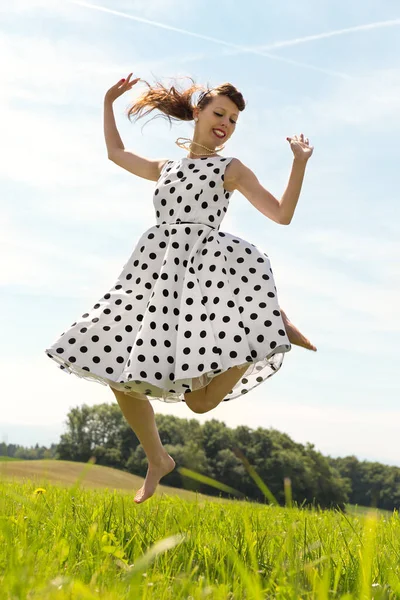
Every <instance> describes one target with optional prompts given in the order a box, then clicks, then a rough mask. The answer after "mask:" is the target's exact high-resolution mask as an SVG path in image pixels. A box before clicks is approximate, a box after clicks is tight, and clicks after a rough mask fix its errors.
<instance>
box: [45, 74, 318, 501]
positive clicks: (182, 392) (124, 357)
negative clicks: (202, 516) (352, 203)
mask: <svg viewBox="0 0 400 600" xmlns="http://www.w3.org/2000/svg"><path fill="white" fill-rule="evenodd" d="M131 77H132V73H130V74H129V75H128V77H127V79H126V80H125V79H122V80H121V81H119V82H118V83H116V84H115V85H113V86H112V87H111V88H110V89H109V90H108V91H107V93H106V94H105V98H104V135H105V141H106V146H107V152H108V158H109V159H110V160H112V161H113V162H114V163H115V164H117V165H119V166H121V167H122V168H124V169H126V170H127V171H130V172H131V173H133V174H134V175H137V176H139V177H143V178H144V179H149V180H151V181H155V182H156V186H155V191H154V196H153V203H154V208H155V211H156V219H157V224H156V225H154V226H152V227H150V228H149V229H148V230H147V231H145V232H144V233H143V234H142V236H141V237H140V239H139V241H138V243H137V244H136V246H135V248H134V250H133V252H132V254H131V256H130V258H129V260H128V262H127V263H126V264H125V265H124V266H123V269H122V272H121V273H120V275H119V276H118V279H117V282H116V284H115V286H113V287H112V288H111V290H109V291H108V292H107V293H106V294H105V295H104V296H102V297H101V298H100V299H99V301H98V302H97V303H96V304H95V305H94V306H93V307H92V309H91V310H90V311H88V312H87V313H85V314H83V315H82V316H81V318H80V319H79V320H78V321H76V322H75V323H73V324H72V325H71V326H70V328H69V329H68V330H67V331H66V332H64V333H63V334H61V336H60V337H59V338H58V339H57V340H56V341H55V342H54V343H53V344H52V345H51V346H50V347H49V348H47V349H46V353H47V355H48V356H49V357H50V358H52V359H53V360H55V361H57V362H58V363H61V366H60V368H61V369H63V370H64V371H66V372H67V373H74V374H75V375H78V376H79V377H83V378H85V379H88V380H91V381H98V382H99V383H102V384H103V385H108V386H109V387H110V388H111V389H112V391H113V393H114V395H115V397H116V399H117V402H118V404H119V406H120V407H121V410H122V412H123V414H124V416H125V418H126V419H127V421H128V423H129V424H130V426H131V427H132V429H133V430H134V432H135V433H136V435H137V437H138V439H139V441H140V442H141V444H142V446H143V448H144V451H145V453H146V456H147V458H148V462H149V465H148V472H147V475H146V479H145V482H144V485H143V487H142V488H141V489H140V490H139V491H138V492H137V494H136V496H135V501H136V502H137V503H140V502H144V501H145V500H146V499H147V498H149V497H150V496H151V495H152V494H153V493H154V491H155V489H156V487H157V484H158V482H159V481H160V479H161V477H163V476H164V475H166V474H167V473H169V472H170V471H171V470H172V469H173V468H174V467H175V462H174V460H173V458H172V457H171V456H170V455H169V454H168V453H167V452H166V450H165V448H164V447H163V445H162V443H161V440H160V437H159V434H158V430H157V427H156V423H155V418H154V410H153V407H152V405H151V403H150V401H149V398H148V397H150V398H152V399H155V398H157V399H159V400H162V401H165V402H178V401H184V402H186V404H187V405H188V407H189V408H190V409H191V410H192V411H194V412H195V413H204V412H207V411H209V410H212V409H213V408H215V407H216V406H217V405H218V404H219V403H220V402H221V401H222V400H225V401H227V400H231V399H232V398H235V397H237V396H239V395H244V394H246V393H247V392H248V391H249V390H251V389H252V388H254V387H256V386H257V385H259V384H260V383H262V382H263V381H265V379H267V378H268V377H270V376H272V375H274V374H275V373H276V372H277V371H278V370H279V369H280V367H281V365H282V362H283V357H284V354H285V353H286V352H288V351H289V350H290V349H291V344H297V345H300V346H303V347H305V348H308V349H311V350H314V351H315V350H316V348H315V346H313V345H312V344H311V343H310V342H309V341H308V340H307V339H306V338H305V337H304V336H303V335H302V334H301V333H300V332H299V331H298V330H297V329H296V328H295V327H294V326H293V325H292V324H291V323H290V321H289V320H288V318H287V317H286V315H285V313H284V312H283V311H282V309H280V307H279V304H278V298H277V293H276V287H275V283H274V277H273V273H272V269H271V267H270V262H269V258H268V256H267V255H266V254H265V253H262V252H261V251H260V250H258V249H257V248H256V247H255V246H254V245H253V244H251V243H250V242H247V241H246V240H243V239H241V238H239V237H238V236H235V235H232V234H229V233H226V232H221V231H219V226H220V224H221V221H222V219H223V217H224V215H225V212H226V210H227V208H228V204H229V200H230V197H231V195H232V193H233V192H234V190H236V189H237V190H239V191H240V192H241V193H242V194H243V195H244V196H245V197H246V198H247V199H248V200H249V201H250V202H251V203H252V204H253V205H254V206H255V207H256V208H257V209H258V210H259V211H260V212H261V213H262V214H264V215H265V216H267V217H269V218H270V219H272V220H273V221H275V222H276V223H279V224H282V225H288V224H289V223H290V221H291V219H292V217H293V213H294V210H295V207H296V204H297V200H298V197H299V194H300V190H301V185H302V181H303V177H304V171H305V166H306V163H307V160H308V159H309V158H310V156H311V154H312V151H313V148H312V147H310V146H309V141H308V139H307V138H306V139H304V136H303V134H301V135H300V137H297V136H294V137H292V138H287V139H288V141H289V142H290V146H291V149H292V151H293V154H294V162H293V167H292V172H291V175H290V179H289V183H288V186H287V189H286V191H285V193H284V194H283V196H282V199H281V201H279V200H277V199H276V198H275V197H274V196H273V195H272V194H270V193H269V192H268V191H267V190H266V189H265V188H263V187H262V186H261V185H260V183H259V182H258V179H257V178H256V176H255V175H254V173H253V172H252V171H251V170H250V169H248V168H247V167H246V166H245V165H244V164H243V163H242V162H241V161H240V160H238V159H237V158H233V157H222V156H220V154H219V152H220V151H221V150H222V149H223V148H224V146H220V144H221V142H223V144H225V143H226V142H227V141H228V140H229V138H230V137H231V136H232V135H233V133H234V130H235V127H236V124H237V121H238V117H239V113H240V112H241V111H243V110H244V108H245V102H244V99H243V96H242V95H241V93H240V92H239V91H238V90H237V89H236V88H235V87H234V86H233V85H231V84H229V83H226V84H223V85H220V86H218V87H216V88H214V89H213V90H208V91H204V89H203V91H202V93H201V94H200V96H199V100H198V102H197V104H196V105H193V104H192V102H191V97H192V95H193V94H194V93H195V92H196V91H198V90H200V89H202V88H201V87H200V86H197V85H195V84H194V81H193V80H191V81H192V83H193V85H192V86H191V87H189V88H188V89H186V90H184V91H180V90H178V89H177V88H176V87H174V86H172V87H171V88H170V89H167V88H165V87H164V86H163V85H162V84H158V85H156V86H150V85H149V84H148V83H147V82H144V83H146V85H147V86H148V90H147V91H146V92H145V93H143V94H142V96H141V97H140V98H138V99H137V100H136V101H135V102H134V103H133V104H132V106H131V107H130V109H129V111H128V117H129V118H130V117H131V116H134V115H136V117H137V118H140V116H144V115H145V114H148V113H149V112H151V111H152V110H154V109H158V110H159V111H160V113H161V114H162V115H164V116H166V117H167V118H168V119H169V121H170V122H171V119H175V120H186V121H190V120H193V119H194V122H195V129H194V135H193V140H190V139H186V141H185V139H184V138H179V139H178V140H176V143H177V144H178V146H180V147H183V148H186V146H187V145H188V150H189V154H188V155H187V156H185V157H183V158H181V159H177V160H166V159H163V160H151V159H147V158H143V157H141V156H139V155H137V154H134V153H132V152H129V151H127V150H126V149H125V147H124V145H123V143H122V140H121V138H120V136H119V134H118V131H117V128H116V125H115V119H114V114H113V107H112V105H113V102H114V100H115V99H116V98H118V97H119V96H121V94H123V93H124V92H126V91H127V90H130V89H131V88H132V87H133V86H134V85H135V84H136V83H137V82H138V81H139V79H140V78H139V77H137V78H135V79H133V80H131ZM145 108H147V110H146V111H144V109H145ZM140 113H142V114H140ZM182 139H183V142H182V141H180V140H182Z"/></svg>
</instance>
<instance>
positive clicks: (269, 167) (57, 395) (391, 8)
mask: <svg viewBox="0 0 400 600" xmlns="http://www.w3.org/2000/svg"><path fill="white" fill-rule="evenodd" d="M0 17H1V18H0V50H1V55H2V56H3V57H4V56H6V57H7V60H4V61H2V64H1V66H0V76H1V81H2V85H1V87H0V125H1V131H2V160H1V161H0V198H1V211H0V230H1V250H2V256H3V260H2V263H1V271H0V277H1V279H0V283H1V286H2V290H1V300H0V302H1V313H0V314H1V328H2V336H1V342H0V352H1V375H2V383H3V390H2V394H1V397H0V439H1V441H6V442H9V443H11V442H14V443H21V444H31V443H32V444H33V443H35V442H36V441H38V442H39V443H43V444H48V443H50V442H51V441H54V442H56V441H58V438H59V435H60V433H62V432H63V431H64V427H65V426H64V421H65V418H66V415H67V413H68V411H69V409H70V408H72V407H74V406H77V405H81V404H83V403H87V404H90V405H95V404H98V403H102V402H110V403H113V402H115V398H114V395H113V394H112V392H111V391H110V390H109V389H108V388H106V387H103V386H101V385H99V384H97V383H94V382H88V381H84V380H81V379H78V378H77V377H75V376H73V375H66V374H64V373H63V372H61V370H60V369H58V368H57V366H56V364H55V363H53V361H51V360H50V359H49V358H48V357H47V356H46V355H45V353H44V348H46V347H48V345H49V344H50V343H52V342H53V340H54V339H56V338H57V337H58V336H59V335H60V333H61V332H63V331H64V330H65V328H66V327H68V326H69V325H70V324H71V323H72V322H73V321H74V320H75V318H76V317H77V316H78V315H81V314H82V313H83V312H84V311H85V310H87V308H88V307H90V306H92V305H93V303H94V301H95V300H97V299H98V298H99V297H100V296H102V295H103V294H104V293H105V291H107V290H108V289H109V288H110V287H112V285H114V282H115V280H116V278H117V276H118V274H119V273H120V271H121V269H122V266H123V265H124V264H125V261H126V258H127V257H128V256H129V255H130V254H131V252H132V250H133V248H134V246H135V244H136V242H137V240H138V239H139V237H140V235H141V234H142V233H143V231H145V230H146V229H147V228H149V227H151V226H152V225H153V224H154V223H155V215H154V209H153V204H152V193H153V186H154V182H150V181H146V180H144V179H140V178H138V177H135V176H134V175H132V174H129V173H128V172H126V171H124V170H122V169H120V168H119V167H117V166H116V165H115V164H113V163H111V162H110V161H108V160H107V155H106V148H105V143H104V137H103V129H102V109H103V97H104V93H105V92H106V90H107V89H108V88H109V87H110V86H111V85H113V84H114V83H116V82H117V81H118V80H119V79H121V78H122V77H126V76H127V75H128V73H130V72H133V73H134V76H135V77H136V76H139V77H141V78H142V79H145V80H147V81H148V82H149V83H150V82H153V83H154V81H155V79H156V78H157V79H158V78H161V79H162V80H163V82H164V83H172V78H173V77H184V76H187V75H188V76H191V77H193V78H194V79H195V80H196V82H198V83H200V84H203V85H210V86H216V85H218V84H220V83H223V82H226V81H229V82H231V83H233V84H234V85H235V86H237V87H238V88H239V89H240V90H241V92H242V93H243V95H244V98H245V100H246V102H247V106H246V109H245V110H244V111H243V112H242V113H241V114H240V117H239V120H238V125H237V128H236V131H235V134H234V135H233V137H232V138H231V140H229V142H228V144H227V146H226V148H225V150H224V151H223V155H225V156H236V157H238V158H239V159H240V160H241V161H242V162H244V163H245V164H246V165H247V166H248V167H250V168H251V169H252V170H253V171H254V172H255V174H256V175H257V177H258V178H259V180H260V182H261V183H262V184H263V185H264V186H265V187H266V188H267V189H268V190H269V191H271V192H272V193H273V194H274V195H275V196H277V197H280V196H281V195H282V194H283V192H284V190H285V187H286V184H287V181H288V177H289V173H290V168H291V164H292V152H291V150H290V147H289V145H288V142H287V141H286V136H290V135H293V134H300V133H301V132H304V133H305V135H306V136H308V137H309V138H310V143H311V144H312V145H314V146H315V150H314V154H313V156H312V157H311V159H310V161H309V163H308V165H307V170H306V175H305V180H304V184H303V190H302V193H301V196H300V199H299V203H298V207H297V210H296V213H295V215H294V218H293V220H292V223H291V224H290V225H289V226H288V227H284V226H280V225H277V224H276V223H274V222H273V221H271V220H268V219H267V218H266V217H264V216H263V215H261V214H260V213H259V212H258V211H257V210H256V209H255V208H254V207H253V206H252V205H251V204H250V203H249V202H248V201H247V200H246V198H245V197H244V196H242V195H241V194H240V193H239V192H238V191H236V192H234V194H233V196H232V198H231V200H230V207H229V210H228V213H227V215H226V216H225V218H224V221H223V223H222V225H221V231H229V232H231V233H234V234H237V235H239V236H240V237H242V238H244V239H246V240H249V241H251V242H252V243H254V244H255V245H256V246H257V247H258V248H260V249H261V250H262V251H263V252H266V253H267V254H268V256H269V258H270V260H271V264H272V268H273V271H274V276H275V282H276V285H277V288H278V294H279V301H280V304H281V306H282V307H283V308H284V309H285V310H286V312H287V314H288V316H289V318H290V319H291V320H292V321H293V322H294V323H296V324H297V325H298V326H299V328H300V329H301V330H302V331H303V332H304V333H305V334H306V335H307V336H308V337H309V338H310V339H311V340H312V341H313V342H314V343H315V345H316V346H317V348H318V352H317V353H313V352H309V351H306V350H304V349H300V348H297V347H293V349H292V351H291V352H290V353H289V354H288V355H286V357H285V360H284V364H283V366H282V368H281V370H280V372H279V373H277V374H276V375H275V376H274V377H272V378H271V379H269V380H267V381H266V382H264V384H263V385H261V386H258V387H257V388H256V389H255V390H254V391H252V392H251V393H250V394H248V395H246V396H245V397H243V398H236V399H234V400H232V401H230V402H226V403H222V404H221V405H220V406H218V407H217V409H215V410H214V411H212V412H210V413H206V414H204V415H196V414H195V413H192V412H191V411H190V410H189V409H188V408H187V407H186V406H185V405H184V404H183V403H182V404H164V403H162V402H159V401H153V406H154V409H155V411H156V412H159V413H169V414H174V415H177V416H181V417H186V418H196V419H199V420H200V421H201V422H204V421H205V420H209V419H212V418H216V419H219V420H222V421H225V423H226V424H227V425H228V426H231V427H235V426H237V425H239V424H245V425H248V426H249V427H252V428H257V427H259V426H260V427H264V428H269V427H273V428H276V429H279V430H280V431H284V432H286V433H288V434H289V435H290V436H291V437H292V438H293V439H294V440H296V441H297V442H301V443H306V442H307V441H310V442H312V443H314V444H315V446H316V448H317V449H319V450H320V451H321V452H323V453H324V454H326V455H327V454H330V455H331V456H345V455H348V454H354V455H356V456H357V457H358V458H359V459H360V460H362V459H367V460H377V461H381V462H385V463H386V464H397V465H399V466H400V446H399V445H398V443H397V440H398V435H399V423H400V408H399V406H398V401H399V399H400V393H399V392H400V386H399V383H398V378H397V373H398V367H397V353H396V345H395V344H396V340H397V336H398V335H399V331H400V319H399V316H398V307H399V306H400V286H399V282H400V260H399V259H400V235H399V233H400V220H399V216H400V215H399V212H400V211H399V197H398V196H399V194H398V192H399V178H398V177H399V176H398V173H399V168H398V163H399V150H398V139H399V133H400V131H399V130H400V125H399V118H398V115H399V113H400V110H399V109H400V35H399V26H400V10H399V7H398V3H397V2H396V3H395V2H394V1H393V2H392V1H383V2H380V3H377V2H371V1H363V2H361V1H359V0H357V1H354V2H351V3H349V2H347V1H346V2H344V1H343V0H338V1H337V2H335V3H327V2H321V1H320V0H319V1H318V2H317V1H316V0H307V2H305V1H298V0H296V1H288V0H283V1H282V2H280V3H276V2H260V1H257V2H256V1H255V0H250V1H248V2H246V5H245V8H243V7H241V8H239V6H238V5H236V4H234V3H233V2H219V3H216V2H210V1H209V0H205V1H203V2H201V3H194V2H183V1H182V0H162V1H161V0H156V1H153V2H143V1H142V0H137V1H135V0H133V1H130V2H128V1H118V0H114V1H113V2H112V3H111V1H109V2H106V1H105V0H104V1H102V3H101V4H99V3H95V4H91V3H87V2H78V1H76V2H72V1H69V0H68V1H67V0H64V1H61V0H58V1H57V2H55V1H54V2H53V1H49V0H29V1H28V0H26V1H20V0H15V1H14V2H13V3H12V5H10V4H9V5H7V6H6V5H5V4H3V5H1V6H0ZM182 82H184V80H182ZM144 89H145V86H144V85H143V84H140V82H139V84H137V86H135V87H134V88H133V89H132V91H131V92H128V93H127V94H125V95H123V96H122V97H120V98H119V99H118V100H117V101H116V103H115V105H114V107H115V114H116V120H117V125H118V129H119V131H120V134H121V137H122V139H123V141H124V144H125V146H126V147H127V148H129V149H131V150H132V151H134V152H137V153H138V154H141V155H143V156H148V157H150V158H171V159H177V158H180V157H182V156H185V155H186V153H185V151H184V150H182V149H180V148H178V146H176V145H175V140H176V138H177V137H190V136H191V134H192V132H193V126H192V124H191V123H183V122H182V123H175V124H174V125H173V127H172V129H170V127H169V125H168V123H167V122H166V121H164V120H163V119H161V118H157V119H154V120H153V121H151V122H150V123H149V124H148V125H146V127H144V129H143V131H142V129H141V128H142V125H144V123H145V119H142V120H139V121H138V122H137V123H136V124H135V125H133V124H131V123H130V122H129V121H128V119H127V117H126V116H125V111H126V108H127V106H128V104H129V102H130V100H132V99H133V98H134V97H136V96H137V95H139V94H140V93H141V91H143V90H144ZM153 114H154V113H152V115H153ZM152 115H151V116H152ZM396 309H397V310H396Z"/></svg>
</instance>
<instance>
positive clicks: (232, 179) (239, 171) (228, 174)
mask: <svg viewBox="0 0 400 600" xmlns="http://www.w3.org/2000/svg"><path fill="white" fill-rule="evenodd" d="M246 171H248V172H250V169H248V168H247V167H246V165H244V164H243V163H242V161H241V160H239V159H238V158H232V160H231V161H230V163H229V165H228V166H227V167H226V170H225V177H224V187H225V189H226V190H227V191H228V192H233V191H234V190H237V189H238V186H239V182H240V180H241V179H242V178H243V176H244V175H245V173H246Z"/></svg>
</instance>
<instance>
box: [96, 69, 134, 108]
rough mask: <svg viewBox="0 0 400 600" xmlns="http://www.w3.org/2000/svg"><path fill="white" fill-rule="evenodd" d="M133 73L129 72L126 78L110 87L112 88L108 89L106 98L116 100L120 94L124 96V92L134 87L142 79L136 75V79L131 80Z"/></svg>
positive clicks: (111, 100)
mask: <svg viewBox="0 0 400 600" xmlns="http://www.w3.org/2000/svg"><path fill="white" fill-rule="evenodd" d="M131 75H133V73H129V75H128V77H127V78H126V79H121V80H120V81H118V83H116V84H115V85H113V86H112V87H110V89H109V90H107V92H106V95H105V96H104V99H105V100H109V101H110V102H114V100H116V99H117V98H119V96H122V94H124V93H125V92H127V91H128V90H130V89H132V87H133V86H134V85H135V84H136V83H137V82H138V81H139V80H140V77H136V79H133V80H132V81H130V77H131Z"/></svg>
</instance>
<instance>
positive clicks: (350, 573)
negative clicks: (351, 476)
mask: <svg viewBox="0 0 400 600" xmlns="http://www.w3.org/2000/svg"><path fill="white" fill-rule="evenodd" d="M20 462H21V463H22V462H24V463H25V468H27V469H28V471H27V472H26V473H25V476H21V475H16V474H14V475H11V473H10V471H9V470H8V469H9V468H11V467H12V468H13V469H14V468H15V467H16V466H17V463H14V462H12V463H6V467H4V465H2V468H1V470H0V471H1V473H2V478H1V479H0V598H1V600H3V598H4V599H6V600H16V599H18V600H20V599H25V598H29V600H33V599H36V598H37V599H40V600H53V599H57V600H58V599H63V600H64V599H65V600H66V599H68V600H70V599H72V600H81V599H82V600H84V599H86V598H87V599H97V598H102V599H105V600H117V599H118V600H120V599H122V598H132V599H135V600H137V599H145V600H150V599H154V600H156V599H157V600H158V599H160V600H161V599H162V600H167V599H168V600H169V599H174V600H184V599H185V600H200V599H209V600H227V599H230V600H236V599H237V600H244V599H246V600H247V599H248V600H250V599H252V600H253V599H254V600H259V599H260V600H261V599H271V600H272V599H274V600H275V599H276V600H303V599H316V600H328V599H331V598H340V599H341V600H353V599H354V600H355V599H357V600H367V599H372V598H374V599H375V600H384V599H385V600H392V599H397V598H400V578H399V573H400V560H399V558H400V519H399V515H398V513H397V512H394V513H380V512H379V511H374V510H367V511H366V512H365V513H362V512H358V513H355V514H342V513H340V512H338V511H318V510H316V509H315V508H313V509H309V510H306V509H300V508H298V507H296V506H290V505H288V506H287V507H279V506H276V505H273V504H256V503H253V502H246V501H243V500H228V501H227V500H223V499H221V498H220V499H211V498H209V497H206V496H202V495H200V494H195V493H193V492H189V491H186V492H185V490H180V491H181V492H183V493H185V494H186V497H182V496H180V495H178V490H176V489H174V488H169V489H168V488H164V487H163V486H159V487H160V491H159V492H158V494H156V495H155V496H153V497H152V498H150V499H149V500H148V501H147V502H145V503H144V504H142V505H136V504H135V503H134V502H133V492H132V482H133V479H130V483H131V487H130V491H129V492H128V491H127V490H123V489H119V490H113V489H107V488H105V489H95V488H94V487H91V486H93V485H94V481H95V480H97V481H101V480H102V475H101V474H100V471H103V470H104V469H105V473H106V475H110V472H112V471H116V470H115V469H107V468H106V467H99V466H98V465H90V464H88V465H82V464H79V463H72V464H73V465H74V466H75V468H77V469H79V471H80V473H79V474H78V478H77V477H76V472H75V475H72V474H71V473H72V466H71V463H68V462H67V461H20ZM62 462H63V463H64V464H61V463H62ZM32 463H48V464H47V466H46V468H47V473H50V472H51V469H50V464H49V463H56V466H58V472H59V473H58V475H59V476H61V475H60V473H61V472H62V471H63V470H65V471H68V472H69V477H70V478H72V477H74V476H75V481H74V482H72V481H70V482H69V484H68V485H67V484H66V480H65V479H64V482H61V485H60V484H59V483H57V484H55V482H51V481H50V479H49V478H47V479H46V477H45V476H44V475H43V473H42V475H40V473H39V474H38V473H36V476H33V478H32V479H29V478H27V473H29V471H31V467H32ZM36 468H38V466H37V467H36ZM42 468H43V466H42ZM52 468H53V467H52ZM82 468H84V471H85V472H82ZM6 470H7V473H6V475H5V471H6ZM31 472H32V471H31ZM103 473H104V472H103ZM118 473H121V472H118ZM123 475H126V476H127V477H128V478H134V477H135V476H132V475H129V474H123ZM18 477H20V479H18ZM136 480H137V484H135V485H133V489H137V487H139V486H140V485H141V482H142V479H141V478H139V477H138V478H136ZM88 481H91V485H90V486H89V485H86V486H85V487H84V484H85V482H86V484H87V483H88ZM125 482H126V484H127V480H125ZM119 483H120V484H121V485H122V480H119ZM99 485H101V483H100V484H99ZM112 485H113V484H112ZM264 485H265V484H264ZM165 490H167V492H166V491H165Z"/></svg>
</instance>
